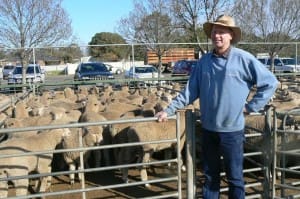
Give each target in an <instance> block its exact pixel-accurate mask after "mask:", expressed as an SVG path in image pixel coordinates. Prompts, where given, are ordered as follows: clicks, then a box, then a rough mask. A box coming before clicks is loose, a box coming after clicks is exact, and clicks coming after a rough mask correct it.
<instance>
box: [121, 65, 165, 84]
mask: <svg viewBox="0 0 300 199" xmlns="http://www.w3.org/2000/svg"><path fill="white" fill-rule="evenodd" d="M163 77H164V75H162V74H160V77H159V74H158V70H157V68H156V67H155V66H152V65H143V66H131V67H130V69H129V70H128V71H125V78H130V79H138V80H139V79H141V80H142V81H139V82H140V83H148V84H158V82H159V78H163ZM143 79H147V80H143ZM160 82H161V83H165V81H160Z"/></svg>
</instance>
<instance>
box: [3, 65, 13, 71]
mask: <svg viewBox="0 0 300 199" xmlns="http://www.w3.org/2000/svg"><path fill="white" fill-rule="evenodd" d="M4 69H5V70H11V69H14V66H11V65H8V66H4Z"/></svg>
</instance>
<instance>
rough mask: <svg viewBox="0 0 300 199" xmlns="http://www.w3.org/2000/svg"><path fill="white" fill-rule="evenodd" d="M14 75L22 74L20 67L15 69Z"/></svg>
mask: <svg viewBox="0 0 300 199" xmlns="http://www.w3.org/2000/svg"><path fill="white" fill-rule="evenodd" d="M14 74H22V67H16V68H15V70H14Z"/></svg>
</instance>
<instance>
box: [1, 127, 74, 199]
mask: <svg viewBox="0 0 300 199" xmlns="http://www.w3.org/2000/svg"><path fill="white" fill-rule="evenodd" d="M69 134H70V130H69V129H67V128H65V129H53V130H49V131H44V132H41V133H39V134H36V135H32V136H31V137H26V138H15V139H9V140H6V141H5V142H2V143H1V144H0V151H1V154H2V155H4V154H5V155H9V154H24V153H26V152H36V151H48V150H54V149H55V147H56V145H57V144H59V143H60V142H61V141H62V138H63V137H65V136H68V135H69ZM52 157H53V154H52V153H48V154H41V155H28V156H18V157H5V158H0V177H1V178H7V177H16V176H25V175H29V173H30V172H38V173H51V161H52ZM12 182H13V184H14V187H15V188H16V196H21V195H27V189H28V186H29V179H26V178H25V179H24V178H23V179H15V180H12ZM50 183H51V176H48V177H41V178H40V179H39V180H38V186H37V187H36V188H37V190H36V191H37V192H45V191H46V189H47V188H49V186H50ZM7 196H8V181H0V198H6V197H7Z"/></svg>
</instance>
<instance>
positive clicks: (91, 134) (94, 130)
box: [62, 112, 106, 185]
mask: <svg viewBox="0 0 300 199" xmlns="http://www.w3.org/2000/svg"><path fill="white" fill-rule="evenodd" d="M105 120H106V118H104V117H103V116H101V115H100V114H98V113H96V112H85V113H83V114H82V115H81V117H80V118H79V122H99V121H105ZM71 132H72V133H71V136H68V137H67V138H66V139H64V140H63V142H62V148H64V149H71V148H78V147H79V135H78V133H80V134H81V136H82V139H83V140H82V142H83V143H82V144H83V147H92V146H96V145H98V144H100V142H101V141H102V140H103V137H102V133H103V127H102V126H98V125H96V126H87V127H83V128H73V129H71ZM90 155H91V151H90V150H89V151H84V163H85V164H86V165H87V167H89V165H88V159H89V157H90ZM98 155H99V154H98V153H96V157H95V158H96V165H99V164H100V163H99V161H100V160H99V159H98V158H99V157H98ZM63 158H64V160H65V162H66V163H67V165H68V166H69V170H70V171H74V170H75V169H76V166H78V165H79V160H80V159H79V158H80V153H79V152H77V151H76V152H65V153H63ZM80 168H81V166H78V169H80ZM69 177H70V184H71V185H73V184H74V183H75V175H74V174H70V175H69ZM81 179H82V175H79V180H81Z"/></svg>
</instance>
